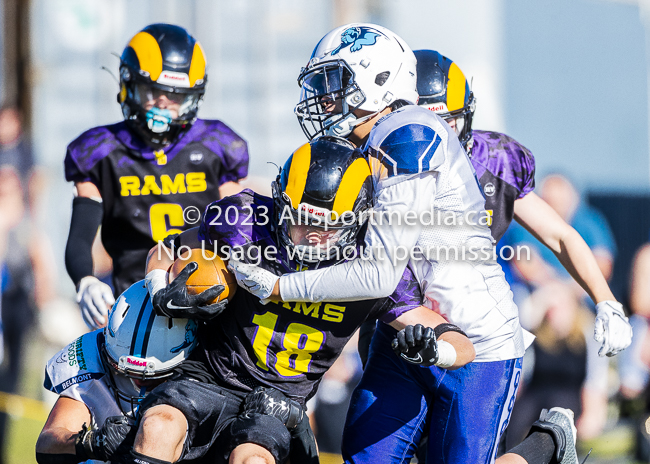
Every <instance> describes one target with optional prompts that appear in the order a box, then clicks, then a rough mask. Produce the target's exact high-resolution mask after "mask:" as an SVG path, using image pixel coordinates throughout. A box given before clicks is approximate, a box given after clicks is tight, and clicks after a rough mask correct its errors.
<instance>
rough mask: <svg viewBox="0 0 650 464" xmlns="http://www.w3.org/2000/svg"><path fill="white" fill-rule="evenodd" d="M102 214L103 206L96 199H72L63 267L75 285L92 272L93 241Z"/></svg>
mask: <svg viewBox="0 0 650 464" xmlns="http://www.w3.org/2000/svg"><path fill="white" fill-rule="evenodd" d="M103 214H104V207H103V206H102V204H101V203H100V202H98V201H95V200H92V199H90V198H86V197H76V198H75V199H74V200H72V219H71V220H70V235H68V243H67V244H66V246H65V268H66V269H67V271H68V275H69V276H70V278H71V279H72V281H73V282H74V284H75V285H77V284H78V283H79V281H80V280H81V279H83V278H84V277H86V276H89V275H92V274H93V256H92V248H93V241H94V240H95V235H97V229H98V228H99V226H100V224H101V223H102V216H103Z"/></svg>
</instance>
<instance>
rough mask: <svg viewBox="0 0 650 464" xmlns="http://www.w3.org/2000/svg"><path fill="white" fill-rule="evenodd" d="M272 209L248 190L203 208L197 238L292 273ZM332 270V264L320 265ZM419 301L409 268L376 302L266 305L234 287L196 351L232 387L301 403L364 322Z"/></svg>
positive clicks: (391, 316) (267, 201) (391, 317)
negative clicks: (273, 392) (267, 391)
mask: <svg viewBox="0 0 650 464" xmlns="http://www.w3.org/2000/svg"><path fill="white" fill-rule="evenodd" d="M272 208H273V200H272V199H271V198H267V197H263V196H261V195H257V194H254V193H253V192H251V191H250V190H244V191H243V192H242V193H240V194H238V195H233V196H230V197H227V198H224V199H223V200H221V201H218V202H215V203H213V204H212V205H211V206H209V207H208V210H207V211H206V216H205V218H204V220H203V221H202V223H201V227H200V229H199V230H200V232H199V238H200V239H201V240H206V241H208V242H209V243H210V244H211V245H212V246H215V242H216V247H217V249H219V248H221V247H223V246H224V245H225V246H229V247H231V248H232V249H241V250H244V251H245V253H244V256H245V257H244V259H243V261H248V262H251V261H252V262H256V263H257V262H258V261H257V259H256V256H267V257H272V256H276V257H277V258H278V259H276V260H268V259H262V260H261V262H260V265H261V266H262V267H263V268H264V269H267V270H269V271H271V272H273V273H275V274H277V275H282V274H285V273H288V272H297V271H296V270H295V268H293V266H291V264H289V263H291V260H290V259H287V258H286V254H285V250H283V249H280V247H279V245H278V242H277V239H276V235H275V232H274V231H273V228H272V226H271V221H270V218H272V214H273V213H272ZM275 251H277V253H275ZM257 253H261V255H257ZM250 257H252V259H250ZM330 264H335V263H334V262H330V263H322V264H321V266H327V265H330ZM421 301H422V296H421V293H420V288H419V286H418V284H417V281H416V280H415V278H414V277H413V276H412V275H411V273H410V270H408V268H407V271H406V272H405V274H404V276H403V277H402V280H401V281H400V283H399V285H398V287H397V289H396V290H395V293H394V294H393V295H391V296H390V297H388V298H383V299H377V300H367V301H352V302H326V301H323V302H318V303H312V302H291V303H287V302H281V303H269V304H266V305H263V304H261V303H260V301H259V299H258V298H257V297H255V296H253V295H252V294H250V293H248V292H246V291H244V290H243V289H239V290H238V291H237V293H236V294H235V296H234V297H233V299H232V300H231V301H230V303H229V305H228V308H227V309H226V310H225V311H224V312H223V313H222V314H221V315H220V316H219V317H217V318H216V319H214V320H213V321H211V322H209V323H208V324H206V325H203V326H202V327H200V328H199V340H200V344H199V346H200V347H202V349H203V356H204V358H205V359H206V362H207V363H208V365H209V370H210V371H211V373H212V374H213V375H214V377H215V378H217V379H219V381H223V382H226V383H227V384H228V386H229V387H232V388H235V389H240V390H244V391H247V390H249V389H250V388H251V387H253V386H255V385H266V386H273V387H275V388H277V389H279V390H281V391H283V392H284V393H285V394H286V395H288V396H291V397H293V398H294V399H296V400H298V401H301V402H304V401H305V400H306V399H308V398H309V397H311V396H312V395H313V394H314V393H315V392H316V388H317V387H318V383H319V381H320V378H321V376H322V375H323V374H324V373H325V371H327V369H329V367H330V366H331V365H332V364H333V363H334V361H335V360H336V358H337V357H338V355H339V354H340V352H341V351H342V350H343V347H344V346H345V344H346V343H347V342H348V340H349V339H350V337H352V335H353V334H354V332H355V331H356V330H357V328H358V327H359V326H360V325H361V324H362V323H363V322H364V321H366V320H368V319H375V318H381V319H382V320H383V321H385V322H390V321H392V320H394V319H395V318H396V317H398V316H399V315H400V314H402V313H404V312H406V311H408V310H411V309H413V308H416V307H418V306H420V304H421ZM203 356H202V357H203Z"/></svg>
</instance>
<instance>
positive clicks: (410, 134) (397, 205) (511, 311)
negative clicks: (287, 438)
mask: <svg viewBox="0 0 650 464" xmlns="http://www.w3.org/2000/svg"><path fill="white" fill-rule="evenodd" d="M299 83H300V84H301V85H302V91H303V93H302V100H301V102H300V103H299V104H298V105H297V107H296V114H297V115H298V119H299V121H300V123H301V125H302V126H303V129H304V131H305V133H306V134H307V135H308V136H314V135H318V134H319V133H331V132H333V133H337V134H339V135H341V136H347V137H348V139H349V140H351V141H352V142H353V143H355V145H357V146H360V147H363V150H364V152H365V154H366V156H367V157H368V158H369V160H370V164H371V168H372V174H373V180H374V184H375V188H376V192H375V207H374V214H373V216H371V220H370V221H369V226H368V231H367V233H366V237H365V242H366V247H367V249H369V250H370V252H369V253H368V256H367V257H365V258H364V259H356V260H350V261H348V262H346V263H340V264H338V265H335V266H330V267H328V268H326V269H317V270H309V271H305V272H300V273H295V274H285V275H283V276H281V277H278V276H276V275H273V274H271V273H269V272H267V271H266V270H264V269H261V268H259V267H255V266H254V265H252V264H250V263H246V264H244V263H238V262H237V261H236V260H232V259H231V261H230V265H231V266H233V267H234V269H235V274H236V276H237V279H238V281H239V282H240V285H242V286H245V287H247V289H249V291H251V292H252V293H253V294H255V295H257V296H258V297H260V298H262V299H270V300H271V301H275V300H277V299H281V300H282V301H298V302H304V301H314V302H319V301H332V300H333V301H339V302H346V303H347V302H349V301H356V300H359V299H369V298H378V297H386V296H388V295H390V294H391V293H392V292H393V291H395V288H396V285H397V284H398V283H399V281H400V278H401V276H402V274H403V273H404V270H405V269H407V264H408V265H409V266H408V268H410V269H412V272H413V274H414V275H415V277H416V279H417V280H418V282H419V283H420V285H421V286H422V292H423V294H424V296H425V298H424V304H425V305H426V306H428V307H429V308H431V309H435V312H437V313H439V314H441V315H442V316H443V317H444V318H445V319H446V320H447V321H448V322H449V323H452V324H454V325H456V326H458V327H460V328H461V329H462V331H463V332H464V333H465V334H467V336H468V337H469V339H470V340H471V341H472V342H473V345H474V348H475V350H476V359H475V360H474V362H472V363H470V364H468V365H467V366H466V367H465V368H463V369H459V370H455V371H447V370H442V369H439V368H438V367H431V368H429V369H421V368H420V367H419V366H413V365H410V364H407V363H403V362H400V360H399V359H397V358H396V357H395V356H394V353H393V352H392V351H391V348H390V342H391V340H392V339H393V338H394V336H395V330H394V329H393V328H392V327H390V326H389V325H387V324H383V323H379V324H378V326H377V333H376V335H375V337H374V338H373V345H372V348H371V350H373V355H374V362H373V356H371V357H370V359H369V361H368V365H367V366H366V370H365V372H364V375H363V377H362V380H361V383H360V385H359V387H358V389H357V390H356V391H355V393H354V396H353V399H352V402H351V405H350V411H349V412H348V423H347V426H346V435H345V436H344V440H343V456H344V458H345V459H346V460H347V462H358V461H359V460H364V461H366V462H385V461H386V456H394V459H396V460H397V462H401V460H405V461H408V459H409V458H410V457H411V456H412V455H413V451H414V448H415V446H414V443H415V444H417V443H418V442H419V439H420V436H421V434H422V425H423V424H424V421H425V419H426V418H430V421H431V427H430V430H431V431H432V435H434V436H432V437H431V440H430V446H432V447H433V448H434V449H433V452H431V451H432V450H431V449H430V457H432V458H434V459H438V460H440V461H446V462H485V463H489V462H493V460H494V447H495V446H496V443H498V439H499V436H500V433H501V430H502V428H503V427H504V424H505V423H506V422H507V420H508V416H509V413H508V408H507V405H508V404H509V403H510V402H511V401H514V396H515V393H516V390H517V387H518V386H519V380H520V378H521V358H522V356H523V353H524V350H525V348H526V347H527V346H528V345H529V344H530V343H531V342H532V335H530V334H529V333H528V332H526V331H524V330H523V329H522V328H521V326H520V324H519V319H518V310H517V307H516V305H515V304H514V302H513V300H512V293H511V292H510V289H509V286H508V284H507V282H506V281H505V278H504V275H503V271H502V270H501V268H500V266H499V265H498V264H497V263H496V260H494V259H492V250H493V245H492V237H491V235H490V230H489V228H488V227H487V225H486V223H485V222H484V221H483V222H482V221H480V218H481V217H484V216H485V210H484V208H483V206H484V203H485V201H484V199H483V195H482V193H481V191H480V188H479V185H478V183H477V181H476V179H475V173H474V170H473V168H472V166H471V164H470V163H469V160H468V158H467V155H466V154H465V152H464V151H463V148H462V146H461V144H460V142H459V140H458V137H457V135H456V133H455V132H454V131H453V130H452V129H451V128H450V127H449V126H448V125H447V124H446V123H445V122H444V121H443V120H442V119H441V118H440V117H438V116H437V115H435V114H434V113H432V112H431V111H428V110H426V109H424V108H420V107H418V106H416V105H415V104H414V103H416V102H417V100H418V94H417V90H416V85H417V83H416V59H415V56H414V54H413V52H412V51H411V49H410V48H409V47H408V45H407V44H406V43H405V42H404V41H403V40H402V39H401V38H400V37H398V36H397V35H396V34H394V33H393V32H391V31H389V30H387V29H385V28H382V27H380V26H376V25H372V24H350V25H347V26H342V27H339V28H336V29H334V30H333V31H331V32H330V33H328V34H327V35H326V36H325V37H323V39H321V41H320V42H319V43H318V45H317V46H316V48H315V49H314V52H313V53H312V56H311V59H310V60H309V63H308V64H307V66H306V68H305V69H303V71H302V72H301V74H300V78H299ZM438 218H439V219H438ZM445 218H446V219H448V220H444V219H445ZM416 246H417V247H416ZM470 250H475V251H476V250H482V251H481V252H478V253H475V254H472V253H470ZM470 254H472V256H471V257H470V256H469V255H470ZM347 304H349V303H347ZM377 350H379V351H377ZM374 351H376V352H374ZM380 359H381V360H388V361H389V366H390V367H391V368H390V369H385V370H384V374H385V375H384V376H378V375H377V374H378V372H377V371H376V370H375V369H374V367H372V366H371V364H373V365H374V364H376V365H379V364H380V363H381V361H380ZM369 369H370V370H369ZM412 375H418V376H420V375H422V376H423V377H421V378H420V380H421V383H422V384H424V385H426V386H427V391H426V392H423V391H422V389H421V388H420V383H418V384H417V385H415V384H414V383H413V382H409V383H408V384H407V388H408V391H404V392H401V391H400V394H399V395H395V392H396V391H399V389H395V387H394V386H395V385H400V384H401V381H400V378H402V377H404V376H412ZM485 385H490V388H489V389H486V388H485ZM434 386H435V388H434ZM379 404H381V406H378V405H379ZM442 424H446V425H445V428H446V430H447V432H446V433H444V434H440V433H435V432H434V431H436V430H438V429H439V427H438V425H442Z"/></svg>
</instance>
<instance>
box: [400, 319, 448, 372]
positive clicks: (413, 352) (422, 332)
mask: <svg viewBox="0 0 650 464" xmlns="http://www.w3.org/2000/svg"><path fill="white" fill-rule="evenodd" d="M391 348H393V351H394V352H395V354H396V355H397V356H400V357H402V358H403V359H405V360H406V361H408V362H410V363H411V364H419V365H421V366H427V367H428V366H433V365H434V364H435V363H437V362H438V357H439V354H438V343H437V342H436V335H435V334H434V333H433V329H432V328H431V327H426V328H425V327H424V326H423V325H422V324H416V325H415V326H412V325H407V326H406V327H405V328H403V329H402V330H400V331H399V332H397V335H396V336H395V338H393V341H392V342H391Z"/></svg>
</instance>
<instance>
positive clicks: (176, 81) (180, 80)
mask: <svg viewBox="0 0 650 464" xmlns="http://www.w3.org/2000/svg"><path fill="white" fill-rule="evenodd" d="M156 82H158V83H159V84H166V85H173V86H177V87H189V86H190V77H189V76H188V75H187V74H185V73H178V72H174V71H163V72H162V73H161V74H160V77H159V78H158V80H157V81H156Z"/></svg>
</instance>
